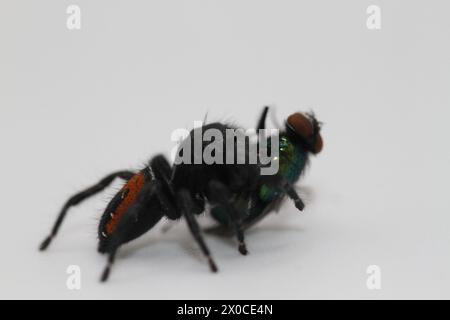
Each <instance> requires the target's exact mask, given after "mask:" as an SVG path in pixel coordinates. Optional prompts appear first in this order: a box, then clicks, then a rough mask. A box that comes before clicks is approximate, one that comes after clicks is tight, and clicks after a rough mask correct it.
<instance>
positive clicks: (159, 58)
mask: <svg viewBox="0 0 450 320" xmlns="http://www.w3.org/2000/svg"><path fill="white" fill-rule="evenodd" d="M73 3H76V4H78V5H80V7H81V10H82V19H83V20H82V29H81V30H80V31H72V32H71V31H68V30H67V29H66V27H65V19H66V14H65V10H66V7H67V5H69V4H73ZM370 4H378V5H381V9H382V29H381V30H380V31H369V30H367V28H366V22H365V21H366V12H365V11H366V8H367V6H369V5H370ZM448 12H449V5H448V1H406V0H405V1H400V0H399V1H389V2H388V1H381V2H380V1H375V0H374V1H360V0H358V1H356V0H354V1H331V0H330V1H317V0H315V1H260V0H258V1H189V2H187V1H158V2H151V3H150V2H148V1H126V2H125V1H120V2H119V1H105V0H103V1H95V3H93V2H92V1H85V0H77V1H70V2H68V1H56V0H54V1H20V2H19V1H2V2H1V4H0V39H1V49H0V112H1V113H0V145H1V166H0V172H1V174H0V176H1V179H0V194H1V195H2V196H1V199H2V201H1V210H0V215H1V223H0V239H1V241H0V246H1V247H0V252H1V263H0V298H61V299H78V298H150V299H151V298H177V299H178V298H213V299H215V298H254V299H257V298H277V299H278V298H295V299H299V298H374V299H378V298H447V299H448V298H450V276H449V271H448V270H450V257H449V242H450V234H449V224H450V204H449V200H448V190H449V178H450V174H449V173H450V170H449V161H450V153H449V149H448V137H449V134H450V129H449V125H448V123H449V114H450V112H449V102H450V94H449V84H450V81H449V80H450V79H449V78H450V76H449V74H450V67H449V66H450V64H449V56H450V46H449V42H448V37H449V30H450V22H449V19H448ZM265 104H272V105H276V107H277V114H278V117H280V118H283V117H286V116H287V115H289V114H290V113H291V112H293V111H297V110H308V109H314V110H315V112H316V113H317V116H318V117H319V118H320V120H322V121H323V122H325V126H324V128H323V136H324V142H325V147H324V151H323V153H322V154H320V156H319V157H318V158H316V159H313V161H312V166H311V168H310V170H309V172H308V173H307V175H306V177H305V179H304V180H302V181H301V183H300V185H301V186H302V187H301V188H302V194H303V196H304V197H305V199H306V202H307V208H306V210H305V212H304V213H303V214H299V213H297V212H296V210H295V208H294V207H293V206H292V205H291V204H286V205H285V207H284V208H283V210H282V212H280V214H279V215H273V216H271V217H270V218H268V219H266V220H264V221H263V222H262V223H261V224H260V225H258V226H257V227H255V228H254V229H253V230H252V231H251V232H249V233H248V234H247V243H248V247H249V250H250V252H251V254H250V255H249V256H247V257H242V256H240V255H239V253H238V252H237V250H236V248H235V247H234V245H233V244H232V243H231V242H230V241H225V240H223V239H220V238H216V237H214V236H207V243H208V245H209V246H210V249H211V250H212V252H213V254H214V258H215V259H216V261H217V263H218V265H219V268H220V273H219V274H211V273H210V272H209V271H208V268H207V265H206V263H205V262H204V261H203V259H202V258H201V254H200V252H199V249H198V248H197V245H196V244H195V243H194V241H193V239H192V238H191V237H190V235H189V233H188V231H187V228H186V226H185V224H184V222H181V223H179V224H178V225H177V226H176V227H175V228H174V229H172V230H171V231H170V232H169V233H167V234H162V233H161V231H160V227H158V228H155V230H152V231H151V232H149V233H148V234H147V235H145V236H144V237H143V238H141V239H139V240H138V241H136V242H134V243H132V244H130V245H128V246H126V247H125V248H124V249H123V250H122V251H121V253H120V255H119V258H118V261H117V264H116V266H115V267H114V269H113V272H112V275H111V279H110V282H109V283H107V284H106V285H101V284H100V283H99V282H98V278H99V276H100V273H101V270H102V269H103V267H104V263H105V258H104V257H103V256H100V255H98V254H97V252H96V227H97V222H98V219H99V216H100V214H101V213H102V210H103V208H104V206H105V205H106V203H107V201H108V199H109V198H110V197H111V196H112V194H113V193H114V190H117V188H118V185H115V187H114V188H112V189H109V190H108V191H107V192H106V193H105V194H104V195H101V196H98V197H95V198H94V199H92V200H91V201H89V202H87V203H85V204H83V205H82V206H80V207H78V208H76V209H74V210H72V211H71V212H70V213H69V216H68V218H67V220H66V221H65V223H64V225H63V227H62V229H61V232H60V234H59V236H58V238H57V239H56V240H55V241H54V243H53V244H52V246H51V247H50V249H49V251H48V252H46V253H39V252H38V251H37V247H38V244H39V243H40V241H41V240H42V239H43V237H44V236H45V235H46V234H47V233H48V231H49V229H50V226H51V224H52V223H53V222H54V219H55V216H56V214H57V212H58V210H59V209H60V206H61V205H62V203H63V202H64V201H65V200H66V198H67V197H68V196H69V195H71V194H72V193H73V192H75V191H78V190H79V189H81V188H83V187H85V186H87V185H90V184H91V183H93V182H95V181H96V180H98V179H99V178H101V177H102V176H103V175H105V174H107V173H109V172H110V171H112V170H116V169H120V168H134V167H136V166H140V165H141V164H142V163H144V162H145V161H146V160H147V159H148V158H149V157H150V156H152V155H153V154H155V153H157V152H165V153H166V154H169V152H170V150H171V148H172V147H173V144H172V143H171V142H170V133H171V132H172V130H174V129H175V128H179V127H188V128H189V127H191V126H192V125H193V121H194V120H201V119H203V116H204V114H205V112H206V111H209V119H211V120H217V119H219V120H220V119H231V120H235V121H237V122H238V123H240V124H242V125H243V126H247V127H248V126H252V125H254V123H255V121H256V118H257V115H258V114H259V112H260V108H261V107H262V106H263V105H265ZM70 264H76V265H79V266H80V267H81V268H82V290H80V291H69V290H67V288H66V284H65V283H66V278H67V275H66V273H65V271H66V268H67V266H68V265H70ZM372 264H376V265H379V266H380V267H381V270H382V290H379V291H369V290H368V289H367V288H366V278H367V275H366V273H365V272H366V268H367V266H369V265H372Z"/></svg>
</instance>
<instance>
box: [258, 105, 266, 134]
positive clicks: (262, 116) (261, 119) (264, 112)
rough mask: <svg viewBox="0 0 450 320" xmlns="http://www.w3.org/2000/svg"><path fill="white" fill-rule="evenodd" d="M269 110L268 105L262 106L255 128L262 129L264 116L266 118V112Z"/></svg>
mask: <svg viewBox="0 0 450 320" xmlns="http://www.w3.org/2000/svg"><path fill="white" fill-rule="evenodd" d="M268 112H269V107H267V106H266V107H264V109H263V111H262V113H261V116H260V118H259V121H258V124H257V126H256V130H262V129H265V128H266V118H267V113H268Z"/></svg>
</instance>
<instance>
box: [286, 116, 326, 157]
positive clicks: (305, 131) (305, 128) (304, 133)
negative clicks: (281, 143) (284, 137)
mask: <svg viewBox="0 0 450 320" xmlns="http://www.w3.org/2000/svg"><path fill="white" fill-rule="evenodd" d="M287 124H288V125H289V126H290V127H291V128H292V129H293V130H294V131H295V133H296V134H297V135H299V136H300V137H302V138H304V139H312V138H315V143H314V146H312V152H313V153H315V154H317V153H319V152H320V151H322V148H323V141H322V137H321V135H320V133H317V135H316V137H313V135H314V125H313V123H312V122H311V119H310V118H309V117H307V116H306V115H304V114H303V113H300V112H297V113H294V114H291V115H290V116H289V117H288V119H287Z"/></svg>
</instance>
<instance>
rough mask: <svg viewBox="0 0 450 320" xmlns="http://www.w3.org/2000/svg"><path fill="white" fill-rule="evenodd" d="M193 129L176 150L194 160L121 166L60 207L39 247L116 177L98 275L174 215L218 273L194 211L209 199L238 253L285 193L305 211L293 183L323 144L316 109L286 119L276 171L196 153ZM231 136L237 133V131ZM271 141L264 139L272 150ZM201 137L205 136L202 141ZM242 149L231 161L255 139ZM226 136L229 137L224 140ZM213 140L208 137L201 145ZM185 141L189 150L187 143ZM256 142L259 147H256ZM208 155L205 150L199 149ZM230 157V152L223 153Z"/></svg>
mask: <svg viewBox="0 0 450 320" xmlns="http://www.w3.org/2000/svg"><path fill="white" fill-rule="evenodd" d="M267 112H268V108H267V107H266V108H264V110H263V113H262V115H261V117H260V119H259V121H258V125H257V129H264V128H265V119H266V116H267ZM201 129H202V132H206V131H207V130H208V129H213V130H217V132H220V133H222V134H225V131H226V130H227V129H236V128H234V127H232V126H229V125H225V124H222V123H212V124H208V125H205V126H203V127H202V128H201ZM196 130H198V129H195V130H193V131H191V133H190V135H189V137H188V138H186V139H185V140H184V141H183V142H182V144H181V147H180V149H179V152H178V155H177V160H179V159H180V158H181V157H183V156H184V154H183V152H185V151H186V150H188V151H189V150H190V151H192V152H191V155H190V157H189V158H190V159H191V160H192V161H191V164H189V163H186V162H183V163H178V162H176V163H177V164H174V165H173V166H171V165H170V164H169V162H168V161H167V160H166V158H165V157H164V156H163V155H157V156H155V157H154V158H152V159H151V160H150V162H149V164H148V165H147V166H146V167H145V168H144V169H142V170H140V171H139V172H131V171H119V172H115V173H112V174H110V175H108V176H107V177H105V178H104V179H102V180H101V181H100V182H99V183H97V184H96V185H94V186H92V187H90V188H88V189H86V190H84V191H82V192H80V193H78V194H76V195H74V196H73V197H71V198H70V199H69V200H68V201H67V202H66V204H65V205H64V207H63V208H62V210H61V212H60V214H59V216H58V218H57V220H56V222H55V224H54V226H53V229H52V231H51V233H50V235H49V236H48V237H47V238H46V239H45V240H44V241H43V242H42V244H41V246H40V250H45V249H46V248H47V247H48V246H49V244H50V242H51V241H52V239H53V238H54V237H55V236H56V234H57V232H58V229H59V227H60V225H61V223H62V221H63V220H64V217H65V216H66V213H67V211H68V209H69V208H70V207H72V206H75V205H77V204H79V203H80V202H82V201H83V200H85V199H87V198H89V197H91V196H93V195H94V194H97V193H98V192H100V191H102V190H104V189H105V188H106V187H107V186H109V185H110V184H111V183H112V182H113V180H114V179H115V178H121V179H123V180H125V181H126V183H125V184H124V186H123V187H122V188H121V190H120V191H119V192H118V193H117V194H116V195H115V196H114V197H113V198H112V200H111V201H110V203H109V204H108V206H107V207H106V210H105V212H104V214H103V215H102V218H101V220H100V224H99V228H98V234H99V245H98V251H99V252H100V253H106V254H108V264H107V266H106V268H105V270H104V272H103V274H102V277H101V280H102V281H106V280H107V279H108V276H109V273H110V269H111V266H112V264H113V262H114V258H115V255H116V252H117V250H118V248H119V247H120V246H121V245H122V244H124V243H127V242H129V241H131V240H133V239H136V238H137V237H139V236H141V235H142V234H144V233H145V232H147V231H148V230H150V229H151V228H152V227H153V226H155V224H156V223H157V222H158V221H159V220H161V218H163V217H167V218H168V219H170V220H177V219H180V218H181V217H184V218H185V220H186V222H187V224H188V227H189V230H190V231H191V233H192V235H193V236H194V238H195V240H196V241H197V243H198V244H199V246H200V248H201V250H202V252H203V254H204V255H205V257H206V258H207V260H208V263H209V266H210V269H211V270H212V271H213V272H216V271H217V267H216V264H215V263H214V260H213V259H212V257H211V254H210V251H209V249H208V247H207V245H206V243H205V241H204V239H203V236H202V234H201V230H200V227H199V225H198V223H197V221H196V218H195V215H198V214H201V213H203V212H205V208H206V204H209V207H210V208H211V209H210V213H211V215H212V217H213V218H214V219H216V220H217V221H218V222H219V224H220V225H222V226H224V227H225V228H227V229H228V230H231V231H233V232H234V233H235V235H236V236H237V239H238V242H239V247H238V248H239V251H240V252H241V253H242V254H244V255H245V254H247V249H246V245H245V242H244V230H245V229H247V228H249V227H250V226H252V225H253V224H254V223H256V222H257V221H259V220H260V219H262V218H263V217H264V216H266V215H267V214H268V213H269V212H271V211H272V210H273V209H274V208H276V207H277V206H279V204H280V202H281V200H282V199H283V198H284V197H285V196H286V195H287V196H288V197H289V198H291V199H292V200H293V201H294V203H295V205H296V207H297V208H298V209H299V210H303V208H304V204H303V201H302V200H301V199H300V198H299V196H298V195H297V193H296V192H295V189H294V188H293V184H294V183H295V182H296V181H297V180H298V179H299V177H300V175H301V173H302V172H303V169H304V168H305V166H306V164H307V162H308V159H309V155H310V154H317V153H318V152H320V151H321V149H322V138H321V135H320V123H319V122H318V121H317V120H316V118H315V117H314V115H313V114H302V113H295V114H292V115H291V116H289V117H288V119H287V121H286V126H285V129H284V130H283V131H282V132H281V133H280V135H279V136H277V137H276V139H278V142H279V150H278V151H279V155H278V157H277V158H276V159H275V158H274V159H273V160H274V161H279V167H280V170H279V171H278V172H277V173H276V174H275V175H262V174H261V168H262V167H263V165H262V164H261V163H260V162H256V163H253V164H249V163H248V161H246V162H245V163H243V164H237V163H236V162H234V164H226V163H212V164H211V163H209V164H207V163H205V161H204V160H203V159H202V158H201V157H200V162H199V163H194V160H195V158H196V157H198V156H199V154H198V150H196V149H194V144H193V143H190V142H193V139H194V137H195V136H196V132H197V131H196ZM233 139H236V138H235V137H234V138H233ZM271 139H274V137H267V141H268V142H269V143H268V146H269V148H270V145H271V144H270V142H271V141H272V140H271ZM202 141H203V140H202ZM245 141H246V143H245V144H244V148H243V149H242V148H241V147H240V146H239V145H238V143H237V142H235V140H233V142H232V145H233V147H234V151H233V152H234V160H237V159H236V157H237V155H238V153H239V152H244V155H245V159H246V160H248V155H249V148H250V146H252V143H251V142H250V141H249V140H248V139H246V140H245ZM226 142H229V140H226V139H224V140H223V144H224V149H223V150H226V148H225V143H226ZM208 145H209V143H208V142H205V141H203V143H202V147H201V149H200V150H201V151H202V152H203V151H204V150H205V148H207V147H208ZM186 146H188V148H186ZM258 146H259V145H258ZM202 154H203V153H202ZM223 156H224V157H226V152H225V151H224V154H223Z"/></svg>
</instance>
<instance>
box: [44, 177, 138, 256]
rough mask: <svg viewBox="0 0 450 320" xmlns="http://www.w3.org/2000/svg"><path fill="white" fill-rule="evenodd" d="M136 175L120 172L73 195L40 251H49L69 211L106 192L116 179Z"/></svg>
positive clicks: (126, 178) (125, 178) (124, 178)
mask: <svg viewBox="0 0 450 320" xmlns="http://www.w3.org/2000/svg"><path fill="white" fill-rule="evenodd" d="M133 175H134V172H131V171H118V172H114V173H111V174H110V175H108V176H106V177H105V178H103V179H102V180H100V181H99V182H98V183H97V184H95V185H93V186H91V187H89V188H87V189H85V190H83V191H81V192H79V193H77V194H75V195H73V196H72V197H71V198H69V200H67V202H66V203H65V204H64V206H63V208H62V209H61V211H60V213H59V215H58V218H57V219H56V222H55V224H54V225H53V228H52V230H51V232H50V235H48V237H47V238H45V240H44V241H43V242H42V243H41V245H40V247H39V250H41V251H43V250H45V249H47V247H48V246H49V245H50V243H51V241H52V239H53V238H54V237H55V236H56V234H57V233H58V230H59V227H60V226H61V223H62V222H63V220H64V218H65V216H66V214H67V211H68V210H69V208H71V207H73V206H76V205H77V204H79V203H80V202H82V201H84V200H86V199H87V198H89V197H91V196H93V195H95V194H97V193H99V192H100V191H102V190H104V189H105V188H106V187H108V186H109V185H110V184H111V183H112V182H113V181H114V179H115V178H121V179H123V180H129V179H131V177H132V176H133Z"/></svg>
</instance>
